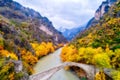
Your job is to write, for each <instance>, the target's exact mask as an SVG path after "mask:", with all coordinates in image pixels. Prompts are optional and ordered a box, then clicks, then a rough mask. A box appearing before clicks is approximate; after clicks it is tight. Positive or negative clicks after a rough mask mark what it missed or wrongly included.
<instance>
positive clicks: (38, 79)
mask: <svg viewBox="0 0 120 80" xmlns="http://www.w3.org/2000/svg"><path fill="white" fill-rule="evenodd" d="M65 66H77V67H79V68H81V69H82V70H84V71H85V72H86V74H87V78H88V80H94V75H95V74H96V73H97V72H99V69H98V68H95V67H94V66H92V65H87V64H80V63H75V62H64V63H62V64H60V65H58V66H56V67H53V68H51V69H49V70H46V71H44V72H40V73H37V74H34V75H31V76H30V77H29V80H49V79H50V78H51V77H52V76H53V75H54V74H55V73H56V72H57V71H59V70H61V69H62V68H64V67H65ZM104 72H105V73H106V74H107V75H108V76H111V75H110V69H104Z"/></svg>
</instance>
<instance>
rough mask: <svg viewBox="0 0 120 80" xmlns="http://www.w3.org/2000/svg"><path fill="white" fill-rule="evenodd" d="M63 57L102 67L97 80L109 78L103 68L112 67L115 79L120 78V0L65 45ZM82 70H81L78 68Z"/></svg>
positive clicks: (64, 59)
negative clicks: (96, 21)
mask: <svg viewBox="0 0 120 80" xmlns="http://www.w3.org/2000/svg"><path fill="white" fill-rule="evenodd" d="M61 59H62V61H63V62H65V61H73V62H79V63H85V64H91V65H94V66H95V67H98V68H100V69H101V71H100V73H98V74H96V76H95V80H109V79H108V77H106V76H105V74H104V73H103V71H102V69H103V68H110V69H113V70H114V71H113V72H111V75H112V76H111V77H112V79H113V80H120V0H118V1H117V2H116V3H115V4H114V5H112V6H111V7H110V8H109V11H108V13H105V14H104V15H103V17H102V18H101V19H100V20H99V22H98V23H97V24H96V25H94V26H91V27H89V28H88V29H86V30H85V31H83V32H82V33H80V35H79V36H77V38H76V39H74V41H72V42H71V43H70V44H68V45H67V46H65V47H64V48H63V50H62V53H61ZM76 71H77V72H80V70H78V69H77V70H76Z"/></svg>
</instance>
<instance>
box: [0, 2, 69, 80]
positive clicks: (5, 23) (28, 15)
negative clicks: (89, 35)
mask: <svg viewBox="0 0 120 80" xmlns="http://www.w3.org/2000/svg"><path fill="white" fill-rule="evenodd" d="M66 42H67V41H66V39H65V38H64V37H63V36H62V34H61V33H60V32H58V31H57V30H56V29H55V28H54V27H53V25H52V22H51V21H49V20H48V19H47V18H46V17H42V16H41V15H40V14H39V13H38V12H36V11H34V10H32V9H29V8H25V7H23V6H22V5H20V4H19V3H17V2H14V1H12V0H0V80H28V78H29V75H31V74H33V73H34V70H33V67H34V65H35V64H36V63H37V62H38V59H40V58H41V57H43V56H45V55H47V54H49V53H52V52H53V51H54V50H55V49H57V48H59V47H60V46H61V45H60V44H62V43H66Z"/></svg>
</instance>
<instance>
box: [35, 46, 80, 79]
mask: <svg viewBox="0 0 120 80" xmlns="http://www.w3.org/2000/svg"><path fill="white" fill-rule="evenodd" d="M60 53H61V48H60V49H58V50H56V51H55V52H54V53H53V54H49V55H47V56H45V57H43V58H41V59H40V60H39V61H38V63H37V64H36V66H35V67H34V70H35V72H36V73H39V72H43V71H45V70H48V69H50V68H52V67H55V66H57V65H59V64H61V61H60V56H59V55H60ZM50 80H80V79H79V78H78V77H77V76H76V75H75V74H74V73H72V72H71V71H65V70H64V69H62V70H60V71H58V72H56V73H55V74H54V75H53V76H52V77H51V79H50Z"/></svg>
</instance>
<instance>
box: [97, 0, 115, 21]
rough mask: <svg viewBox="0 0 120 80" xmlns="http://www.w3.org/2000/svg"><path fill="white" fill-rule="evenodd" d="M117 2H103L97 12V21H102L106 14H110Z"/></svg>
mask: <svg viewBox="0 0 120 80" xmlns="http://www.w3.org/2000/svg"><path fill="white" fill-rule="evenodd" d="M116 1H117V0H107V1H103V2H102V4H101V5H100V7H99V8H98V9H97V10H96V12H95V20H100V18H101V17H102V16H103V14H104V13H106V12H108V10H109V7H110V6H111V5H113V4H114V3H115V2H116Z"/></svg>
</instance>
